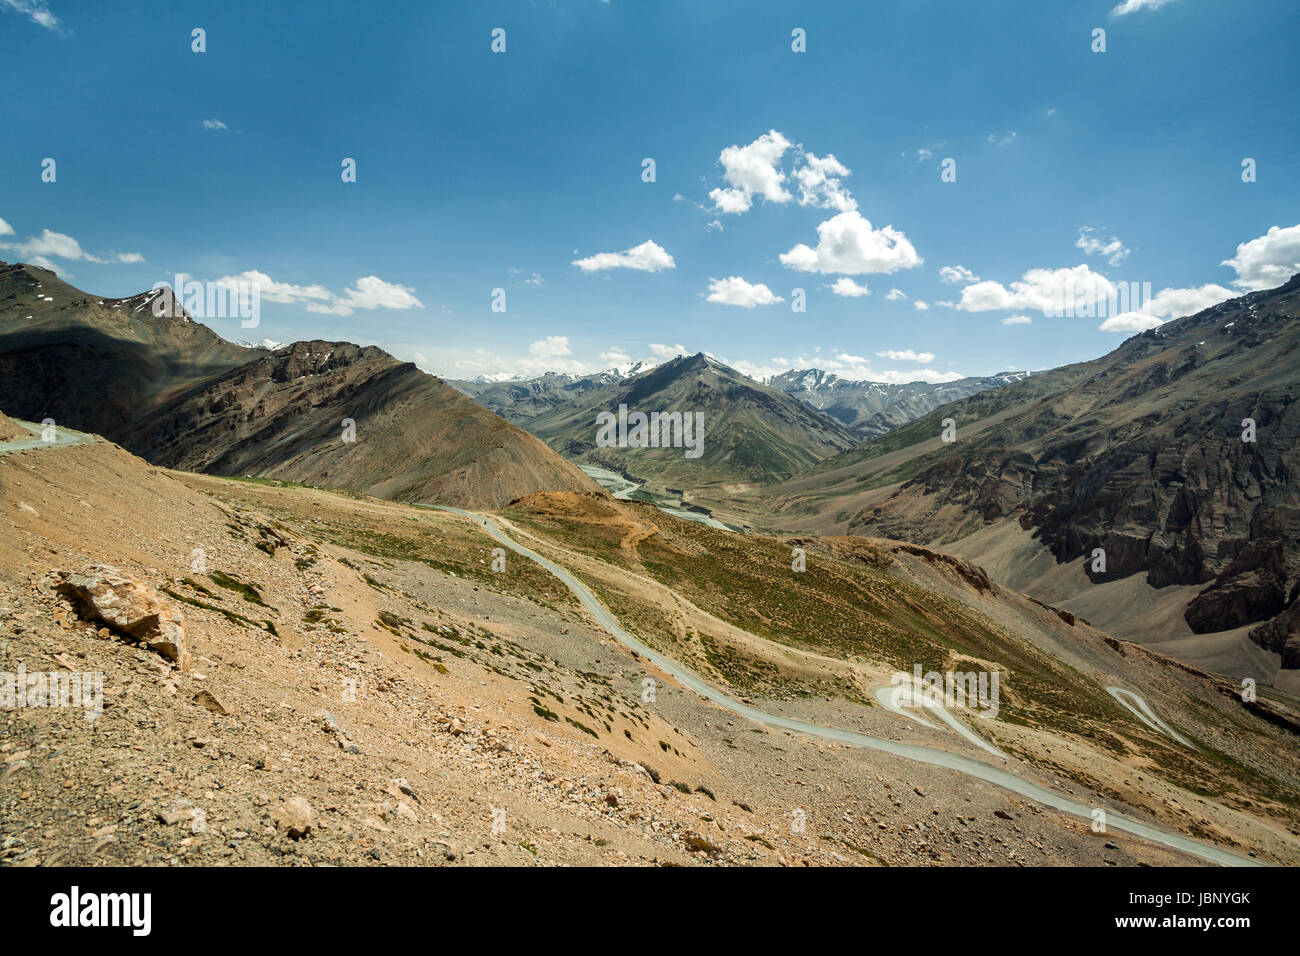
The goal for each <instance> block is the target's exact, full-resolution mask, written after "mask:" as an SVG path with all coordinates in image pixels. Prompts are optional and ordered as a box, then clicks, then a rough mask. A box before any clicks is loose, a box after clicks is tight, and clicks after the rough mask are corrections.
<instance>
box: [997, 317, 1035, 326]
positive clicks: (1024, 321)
mask: <svg viewBox="0 0 1300 956" xmlns="http://www.w3.org/2000/svg"><path fill="white" fill-rule="evenodd" d="M1033 321H1034V320H1033V319H1031V318H1030V317H1029V316H1027V315H1008V316H1007V317H1006V318H1005V319H1003V320H1002V324H1003V325H1029V324H1030V323H1032V322H1033Z"/></svg>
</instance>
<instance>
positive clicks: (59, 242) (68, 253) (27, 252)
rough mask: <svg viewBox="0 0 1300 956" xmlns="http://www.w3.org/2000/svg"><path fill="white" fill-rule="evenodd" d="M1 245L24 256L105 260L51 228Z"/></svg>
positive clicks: (91, 260)
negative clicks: (21, 240)
mask: <svg viewBox="0 0 1300 956" xmlns="http://www.w3.org/2000/svg"><path fill="white" fill-rule="evenodd" d="M10 231H12V230H10ZM0 247H2V248H5V249H11V250H13V251H14V252H16V253H18V254H19V255H20V256H22V257H24V258H28V257H31V256H54V257H55V258H56V259H85V260H87V261H89V262H103V261H104V260H102V259H99V258H97V257H95V256H92V255H91V254H90V253H88V252H86V251H85V250H83V249H82V248H81V244H80V243H79V242H77V240H76V239H74V238H72V237H71V236H68V235H65V234H63V233H61V232H52V231H50V230H49V229H44V230H42V231H41V234H40V235H39V236H35V237H33V238H31V239H28V240H27V241H26V242H6V243H0Z"/></svg>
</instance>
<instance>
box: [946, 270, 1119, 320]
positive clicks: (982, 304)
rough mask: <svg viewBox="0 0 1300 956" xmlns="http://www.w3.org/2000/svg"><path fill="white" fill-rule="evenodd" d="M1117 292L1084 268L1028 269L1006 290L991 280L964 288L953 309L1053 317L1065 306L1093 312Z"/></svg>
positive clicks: (1108, 283) (1099, 276)
mask: <svg viewBox="0 0 1300 956" xmlns="http://www.w3.org/2000/svg"><path fill="white" fill-rule="evenodd" d="M1117 292H1118V290H1117V289H1116V287H1115V286H1114V285H1112V284H1111V282H1110V280H1109V279H1107V278H1106V277H1105V276H1103V275H1100V274H1098V273H1096V272H1093V271H1092V270H1091V269H1090V268H1088V266H1086V265H1077V266H1075V267H1073V268H1066V269H1030V270H1029V271H1028V272H1026V273H1025V274H1024V275H1023V276H1021V277H1020V278H1019V279H1017V280H1016V281H1015V282H1012V283H1011V286H1010V288H1008V287H1006V286H1004V285H1002V283H1000V282H994V281H992V280H985V281H983V282H976V283H974V284H973V285H968V286H966V288H964V289H962V290H961V301H960V302H958V303H957V308H959V309H962V310H964V311H966V312H989V311H992V310H995V309H997V310H1011V309H1023V310H1027V311H1037V312H1042V313H1043V314H1044V315H1053V314H1056V313H1057V312H1058V311H1059V310H1060V309H1061V308H1062V307H1063V305H1065V304H1067V303H1068V304H1070V305H1072V307H1074V308H1077V309H1083V308H1092V309H1096V308H1097V307H1098V303H1105V302H1107V301H1108V300H1109V298H1110V297H1111V296H1113V295H1116V294H1117Z"/></svg>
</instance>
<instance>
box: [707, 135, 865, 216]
mask: <svg viewBox="0 0 1300 956" xmlns="http://www.w3.org/2000/svg"><path fill="white" fill-rule="evenodd" d="M790 146H791V143H790V141H789V140H788V139H786V138H785V137H784V136H782V135H781V134H780V133H778V132H777V131H776V130H769V131H768V132H766V133H764V134H763V135H762V136H760V137H759V138H758V139H756V140H754V141H753V142H752V143H750V144H749V145H748V146H734V145H733V146H728V147H727V148H726V149H724V150H723V151H722V152H721V154H719V156H718V162H719V163H721V164H722V178H723V180H725V181H726V183H727V187H728V188H721V187H720V188H718V189H714V190H713V191H712V192H710V193H709V198H710V199H712V200H713V205H714V207H715V208H716V209H717V211H718V212H723V213H732V214H735V213H742V212H747V211H748V210H749V209H750V207H751V206H753V204H754V197H755V196H761V197H763V198H764V199H766V200H767V201H768V202H777V203H784V202H789V201H790V200H791V199H792V198H793V197H792V196H791V194H790V192H789V190H787V189H786V187H785V182H786V174H785V172H784V171H782V169H781V168H780V164H781V158H782V157H783V156H784V155H785V152H786V150H788V149H789V148H790ZM846 174H847V173H846Z"/></svg>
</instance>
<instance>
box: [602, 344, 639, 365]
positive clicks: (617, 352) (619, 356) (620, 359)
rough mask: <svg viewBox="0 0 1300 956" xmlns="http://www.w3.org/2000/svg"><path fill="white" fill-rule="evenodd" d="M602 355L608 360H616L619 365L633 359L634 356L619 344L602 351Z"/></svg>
mask: <svg viewBox="0 0 1300 956" xmlns="http://www.w3.org/2000/svg"><path fill="white" fill-rule="evenodd" d="M600 357H601V358H603V359H604V360H605V361H606V362H614V363H615V364H618V365H622V364H623V363H624V362H630V361H632V356H630V355H628V354H627V353H626V352H624V351H623V350H622V349H621V348H619V347H618V346H617V345H615V346H611V347H610V348H609V349H608V350H606V351H604V352H601V353H600Z"/></svg>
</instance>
